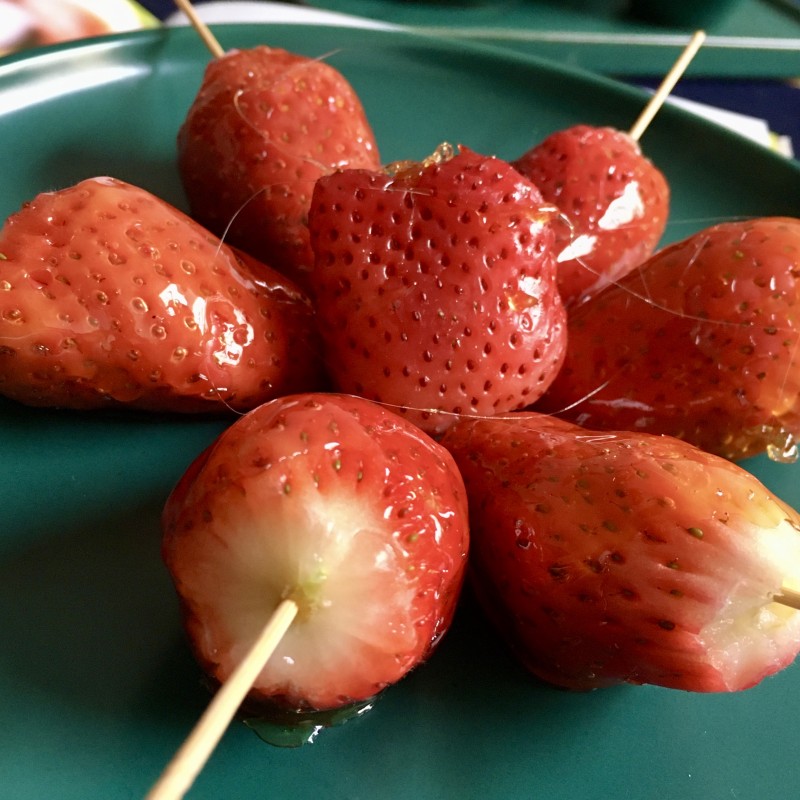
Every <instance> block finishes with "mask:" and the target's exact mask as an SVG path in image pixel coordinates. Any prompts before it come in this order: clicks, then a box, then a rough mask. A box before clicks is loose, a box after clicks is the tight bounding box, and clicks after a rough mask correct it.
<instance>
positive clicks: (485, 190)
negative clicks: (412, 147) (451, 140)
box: [309, 145, 566, 430]
mask: <svg viewBox="0 0 800 800" xmlns="http://www.w3.org/2000/svg"><path fill="white" fill-rule="evenodd" d="M550 214H551V209H549V207H547V206H546V205H545V204H544V203H543V202H542V198H541V195H540V194H539V192H538V190H537V189H536V187H535V186H533V184H531V183H530V182H529V181H527V180H525V179H524V178H523V177H522V176H520V175H519V174H518V173H517V172H516V171H515V170H514V169H512V168H511V167H510V166H509V165H508V164H507V163H505V162H504V161H501V160H500V159H497V158H491V157H486V156H482V155H479V154H477V153H475V152H473V151H471V150H469V149H467V148H461V149H460V152H458V153H457V154H454V153H453V151H452V148H450V147H449V146H447V145H444V146H442V147H441V148H440V149H439V150H438V151H437V153H435V154H434V156H432V157H431V158H430V159H428V160H426V161H424V162H421V163H416V162H402V163H399V164H397V165H394V167H393V168H392V169H390V170H389V171H388V172H384V171H380V172H375V171H367V170H344V171H342V172H338V173H335V174H333V175H331V176H328V177H325V178H322V179H320V180H319V181H318V182H317V186H316V188H315V190H314V199H313V203H312V208H311V214H310V217H309V224H310V229H311V240H312V246H313V248H314V252H315V256H316V261H315V268H314V288H315V295H316V299H317V314H318V318H319V322H320V328H321V330H322V333H323V341H324V347H325V356H326V362H327V365H328V369H329V372H330V373H331V375H332V378H333V380H334V381H335V383H336V385H337V386H338V388H339V389H340V390H341V391H345V392H352V393H354V394H359V395H362V396H365V397H368V398H370V399H373V400H376V401H381V402H385V403H389V404H392V405H395V406H397V407H401V408H404V409H425V412H423V414H422V415H421V416H420V417H419V418H418V419H419V424H420V425H423V426H424V427H425V428H426V429H427V430H436V429H437V428H438V427H439V426H441V425H443V424H447V423H448V422H449V419H448V418H447V417H446V416H444V415H441V414H436V413H435V412H436V411H444V412H448V413H453V414H484V415H485V414H495V413H498V412H504V411H509V410H511V409H518V408H522V407H524V406H525V405H527V404H529V403H531V402H533V401H534V400H535V399H536V398H537V397H539V396H540V395H541V394H542V393H543V392H544V390H545V389H546V388H547V386H548V385H549V384H550V382H551V381H552V380H553V377H554V376H555V373H556V372H557V370H558V368H559V366H560V364H561V361H562V358H563V355H564V351H565V347H566V340H565V312H564V308H563V306H562V303H561V300H560V297H559V295H558V289H557V287H556V282H555V258H554V255H553V250H552V246H553V233H552V230H551V228H550V224H549V222H550ZM415 418H417V417H415Z"/></svg>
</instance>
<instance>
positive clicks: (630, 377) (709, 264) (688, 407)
mask: <svg viewBox="0 0 800 800" xmlns="http://www.w3.org/2000/svg"><path fill="white" fill-rule="evenodd" d="M799 309H800V220H795V219H788V218H766V219H756V220H748V221H744V222H729V223H724V224H721V225H716V226H714V227H712V228H709V229H707V230H704V231H700V232H699V233H697V234H695V235H694V236H691V237H690V238H688V239H686V240H685V241H683V242H680V243H677V244H674V245H672V246H670V247H667V248H666V249H664V250H662V251H661V252H660V253H658V254H656V255H655V256H653V257H652V259H650V260H649V261H648V262H647V263H646V264H645V265H643V266H642V268H641V269H638V270H636V271H635V272H633V273H632V274H630V275H629V276H628V277H627V278H625V279H623V280H622V281H621V282H620V283H619V285H617V286H610V287H608V288H607V289H606V290H605V291H603V292H602V293H601V294H599V295H597V296H596V297H594V298H592V299H591V300H590V301H589V302H587V303H585V304H584V305H582V306H580V307H578V308H576V309H574V312H573V313H572V314H571V315H570V319H569V336H570V346H569V352H568V354H567V359H566V361H565V364H564V368H563V370H562V371H561V373H560V374H559V376H558V378H557V379H556V381H555V382H554V384H553V385H552V386H551V387H550V390H549V392H548V394H547V396H546V397H545V398H544V400H543V401H542V403H540V404H539V405H538V406H537V409H538V410H544V411H554V412H560V415H561V416H563V417H565V418H568V419H572V420H573V421H575V422H577V423H579V424H581V425H584V426H586V427H589V428H596V429H607V430H608V429H621V428H624V429H626V430H643V431H651V432H655V433H668V434H671V435H673V436H678V437H680V438H681V439H686V440H687V441H689V442H692V443H693V444H696V445H698V446H699V447H702V448H703V449H705V450H709V451H710V452H714V453H717V454H719V455H723V456H725V457H727V458H731V459H738V458H743V457H745V456H750V455H754V454H756V453H758V452H761V451H763V450H764V449H765V448H767V449H768V450H769V451H770V452H771V453H772V455H773V457H776V458H779V459H785V460H787V459H788V460H791V459H794V458H796V456H797V444H796V438H797V437H798V435H800V351H799V350H798V342H799V339H798V325H800V317H798V310H799Z"/></svg>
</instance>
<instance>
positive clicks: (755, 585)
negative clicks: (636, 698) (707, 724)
mask: <svg viewBox="0 0 800 800" xmlns="http://www.w3.org/2000/svg"><path fill="white" fill-rule="evenodd" d="M442 443H443V444H444V445H445V446H446V447H447V448H448V449H449V450H450V451H451V452H452V453H453V455H454V457H455V459H456V463H457V464H458V466H459V468H460V470H461V472H462V475H463V477H464V482H465V484H466V487H467V492H468V496H469V500H470V524H471V529H470V535H471V547H472V550H471V554H470V565H471V567H470V570H471V584H472V585H473V586H474V588H475V591H476V596H477V597H478V599H479V601H480V603H481V605H482V606H483V608H484V610H485V611H486V614H487V616H488V617H489V619H490V620H491V621H492V622H493V623H494V625H495V626H496V627H497V629H498V630H499V631H500V632H501V634H502V636H503V637H504V638H505V640H506V641H507V642H508V644H509V645H510V647H511V648H512V650H513V652H514V653H515V654H516V656H517V657H518V658H519V659H520V661H521V662H522V664H523V665H524V666H525V667H526V668H527V669H528V670H530V671H531V672H532V673H533V674H535V675H537V676H539V677H540V678H542V679H544V680H546V681H549V682H551V683H553V684H556V685H558V686H561V687H564V688H568V689H574V690H588V689H593V688H597V687H602V686H608V685H612V684H616V683H625V682H627V683H634V684H640V683H649V684H656V685H660V686H665V687H671V688H676V689H684V690H690V691H698V692H721V691H736V690H740V689H745V688H748V687H750V686H753V685H754V684H756V683H758V682H759V681H761V680H762V679H763V678H764V677H766V676H768V675H770V674H773V673H775V672H777V671H778V670H780V669H782V668H784V667H786V666H787V665H789V664H790V663H792V661H793V660H794V658H795V657H796V655H797V652H798V650H800V613H798V612H797V611H795V610H794V609H791V608H788V607H786V606H784V605H781V604H779V603H777V602H774V600H773V598H774V597H775V596H776V595H778V594H780V593H781V591H782V589H783V588H785V587H787V586H788V587H789V588H795V589H796V588H798V587H800V583H798V581H800V515H798V514H797V512H795V511H793V510H792V509H790V508H789V507H788V506H786V505H785V504H784V503H783V502H781V501H780V500H778V499H777V498H775V497H774V496H772V495H771V494H770V492H769V491H768V490H767V489H766V488H765V487H764V486H763V485H762V484H761V483H760V482H759V481H758V480H757V479H756V478H755V477H753V476H752V475H751V474H750V473H748V472H746V471H744V470H743V469H741V468H740V467H738V466H737V465H735V464H733V463H731V462H730V461H726V460H725V459H721V458H719V457H718V456H713V455H711V454H709V453H706V452H704V451H702V450H699V449H698V448H695V447H693V446H691V445H689V444H687V443H685V442H682V441H680V440H678V439H674V438H672V437H668V436H654V435H651V434H642V433H632V432H614V433H603V434H598V433H591V432H588V431H586V430H583V429H581V428H580V427H578V426H575V425H572V424H571V423H568V422H564V421H562V420H558V419H553V418H550V417H547V416H544V415H538V414H534V413H524V412H522V413H517V414H514V415H509V416H507V417H503V418H496V419H487V420H471V419H466V418H465V419H463V420H460V421H459V422H458V423H457V424H456V425H454V426H453V427H452V428H451V429H450V430H449V431H448V432H447V433H446V434H445V436H444V438H443V440H442Z"/></svg>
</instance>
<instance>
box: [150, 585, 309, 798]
mask: <svg viewBox="0 0 800 800" xmlns="http://www.w3.org/2000/svg"><path fill="white" fill-rule="evenodd" d="M297 610H298V609H297V604H296V603H295V602H294V601H293V600H284V601H282V602H281V604H280V605H279V606H278V607H277V608H276V609H275V611H274V612H273V613H272V615H271V616H270V618H269V620H268V621H267V624H266V625H265V626H264V628H263V630H262V631H261V634H260V635H259V637H258V639H256V641H255V644H254V645H253V646H252V647H251V648H250V650H249V651H248V653H247V655H246V656H245V657H244V658H243V659H242V661H241V663H240V664H239V666H238V667H237V668H236V669H235V670H234V671H233V673H232V674H231V676H230V677H229V678H228V680H227V681H225V683H223V684H222V686H221V687H220V689H219V691H218V692H217V693H216V694H215V695H214V697H213V699H212V700H211V702H210V703H209V704H208V707H207V708H206V710H205V712H204V713H203V715H202V716H201V717H200V719H199V720H198V721H197V724H196V725H195V727H194V728H193V729H192V731H191V732H190V733H189V736H188V737H187V738H186V739H185V741H184V742H183V744H182V745H181V746H180V748H179V749H178V751H177V752H176V753H175V755H174V756H173V758H172V760H171V761H170V762H169V764H167V766H166V768H165V769H164V771H163V772H162V774H161V777H160V778H159V779H158V780H157V781H156V783H155V784H153V787H152V788H151V789H150V791H149V792H148V794H147V797H146V800H179V798H181V797H183V796H184V795H185V794H186V792H187V791H188V790H189V789H190V787H191V785H192V783H193V782H194V779H195V778H196V777H197V776H198V775H199V774H200V771H201V770H202V769H203V767H204V766H205V763H206V761H208V759H209V757H210V755H211V753H212V752H213V751H214V748H215V747H216V746H217V744H218V743H219V740H220V739H221V738H222V735H223V734H224V733H225V730H226V729H227V727H228V725H230V723H231V720H232V719H233V717H234V715H235V714H236V711H237V709H238V708H239V706H240V705H241V703H242V701H243V700H244V698H245V696H246V695H247V693H248V692H249V691H250V688H251V687H252V685H253V682H254V681H255V679H256V678H257V677H258V675H259V673H260V672H261V670H262V669H263V668H264V665H265V664H266V663H267V661H268V660H269V658H270V656H271V655H272V654H273V652H274V651H275V648H276V647H277V646H278V644H279V643H280V641H281V639H282V638H283V636H284V634H285V633H286V631H287V630H289V626H290V625H291V624H292V622H293V621H294V618H295V616H297Z"/></svg>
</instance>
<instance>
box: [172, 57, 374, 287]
mask: <svg viewBox="0 0 800 800" xmlns="http://www.w3.org/2000/svg"><path fill="white" fill-rule="evenodd" d="M379 164H380V160H379V155H378V149H377V145H376V143H375V138H374V135H373V133H372V129H371V128H370V126H369V123H368V121H367V118H366V115H365V112H364V109H363V107H362V105H361V101H360V100H359V98H358V96H357V95H356V93H355V91H354V90H353V88H352V86H350V84H349V83H348V82H347V80H346V79H345V78H344V76H343V75H342V74H341V73H339V72H338V71H337V70H336V69H334V68H333V67H332V66H330V65H329V64H326V63H325V62H324V61H321V60H319V59H311V58H306V57H305V56H300V55H296V54H293V53H289V52H287V51H285V50H281V49H278V48H270V47H256V48H252V49H247V50H232V51H230V52H228V53H226V54H225V55H224V56H222V57H221V58H217V59H214V60H213V61H211V62H210V63H209V65H208V67H207V68H206V72H205V76H204V78H203V82H202V85H201V87H200V90H199V92H198V94H197V96H196V97H195V99H194V101H193V103H192V106H191V107H190V109H189V112H188V114H187V116H186V119H185V120H184V123H183V125H182V126H181V129H180V131H179V134H178V165H179V170H180V175H181V179H182V181H183V185H184V187H185V190H186V194H187V197H188V199H189V206H190V209H191V213H192V216H194V217H195V218H196V219H197V220H199V221H200V222H201V223H202V224H203V225H205V226H206V227H208V228H209V229H210V230H211V231H213V232H214V233H216V234H217V235H218V236H222V237H223V238H225V239H226V240H227V241H229V242H231V243H232V244H234V245H236V246H237V247H240V248H242V249H243V250H245V251H246V252H248V253H250V254H251V255H253V256H255V257H256V258H259V259H261V260H262V261H265V262H266V263H268V264H270V265H271V266H272V267H274V268H275V269H277V270H278V271H280V272H283V273H285V274H286V275H288V276H289V277H291V278H292V279H294V280H295V281H297V282H298V283H299V284H300V285H301V286H307V277H308V272H309V270H310V269H311V266H312V263H313V255H312V253H311V249H310V245H309V241H308V226H307V222H308V208H309V205H310V203H311V193H312V191H313V188H314V183H315V181H316V180H317V179H318V178H319V177H320V176H321V175H327V174H328V173H330V172H333V171H334V170H336V169H340V168H343V167H348V166H351V167H363V168H365V169H377V168H378V166H379Z"/></svg>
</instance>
